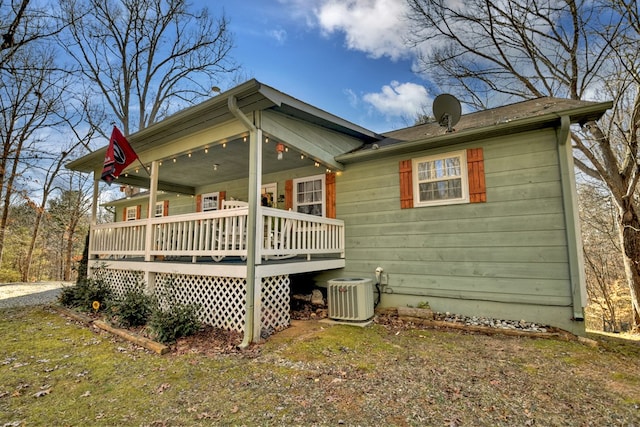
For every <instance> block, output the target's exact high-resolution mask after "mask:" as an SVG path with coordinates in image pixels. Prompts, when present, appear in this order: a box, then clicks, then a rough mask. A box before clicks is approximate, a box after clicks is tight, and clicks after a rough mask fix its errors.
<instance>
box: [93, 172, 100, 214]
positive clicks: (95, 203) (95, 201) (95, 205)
mask: <svg viewBox="0 0 640 427" xmlns="http://www.w3.org/2000/svg"><path fill="white" fill-rule="evenodd" d="M98 176H99V175H98V172H94V173H93V199H92V201H91V225H94V224H96V223H97V222H98V194H99V191H100V186H99V184H100V178H98Z"/></svg>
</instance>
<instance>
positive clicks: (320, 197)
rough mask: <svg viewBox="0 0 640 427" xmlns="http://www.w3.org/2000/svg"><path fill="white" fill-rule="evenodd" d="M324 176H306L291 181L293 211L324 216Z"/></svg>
mask: <svg viewBox="0 0 640 427" xmlns="http://www.w3.org/2000/svg"><path fill="white" fill-rule="evenodd" d="M325 200H326V195H325V175H315V176H308V177H304V178H297V179H294V180H293V210H294V211H296V212H301V213H307V214H311V215H317V216H325V215H326V208H325Z"/></svg>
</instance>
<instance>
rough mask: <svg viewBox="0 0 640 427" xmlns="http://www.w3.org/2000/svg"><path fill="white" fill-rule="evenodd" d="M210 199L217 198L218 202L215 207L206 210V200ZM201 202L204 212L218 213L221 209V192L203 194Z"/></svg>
mask: <svg viewBox="0 0 640 427" xmlns="http://www.w3.org/2000/svg"><path fill="white" fill-rule="evenodd" d="M208 197H215V199H216V202H215V204H214V206H212V207H209V208H206V203H205V201H206V199H207V198H208ZM201 200H202V202H201V203H202V212H209V211H217V210H218V209H219V206H220V192H219V191H213V192H211V193H203V194H202V195H201Z"/></svg>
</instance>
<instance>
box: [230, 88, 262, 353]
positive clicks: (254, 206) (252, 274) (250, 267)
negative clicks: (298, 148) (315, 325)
mask: <svg viewBox="0 0 640 427" xmlns="http://www.w3.org/2000/svg"><path fill="white" fill-rule="evenodd" d="M227 104H228V106H229V111H230V112H231V114H233V115H234V116H235V117H236V118H237V119H238V120H239V121H240V123H242V124H243V125H244V126H245V127H246V128H247V129H248V130H249V144H250V145H249V200H248V202H249V214H248V216H247V301H246V310H245V328H244V337H243V339H242V343H240V345H239V347H240V348H246V347H248V346H249V344H251V342H252V340H253V335H254V329H255V325H254V312H255V290H256V281H258V280H261V279H260V278H257V277H256V260H258V259H259V257H258V256H257V255H258V254H257V250H258V248H257V242H256V230H257V227H256V225H257V222H258V206H259V203H258V197H259V195H260V178H261V176H262V144H261V142H262V129H260V128H259V127H256V126H255V125H254V124H253V123H252V122H251V120H249V118H248V117H247V116H245V115H244V113H243V112H242V111H240V109H239V108H238V103H237V100H236V97H235V96H233V95H232V96H229V98H228V101H227Z"/></svg>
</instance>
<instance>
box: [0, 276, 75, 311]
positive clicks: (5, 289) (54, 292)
mask: <svg viewBox="0 0 640 427" xmlns="http://www.w3.org/2000/svg"><path fill="white" fill-rule="evenodd" d="M72 284H73V282H35V283H6V284H0V309H1V308H8V307H24V306H27V305H38V304H50V303H52V302H55V300H56V298H58V295H59V294H60V292H61V290H62V287H63V286H70V285H72Z"/></svg>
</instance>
